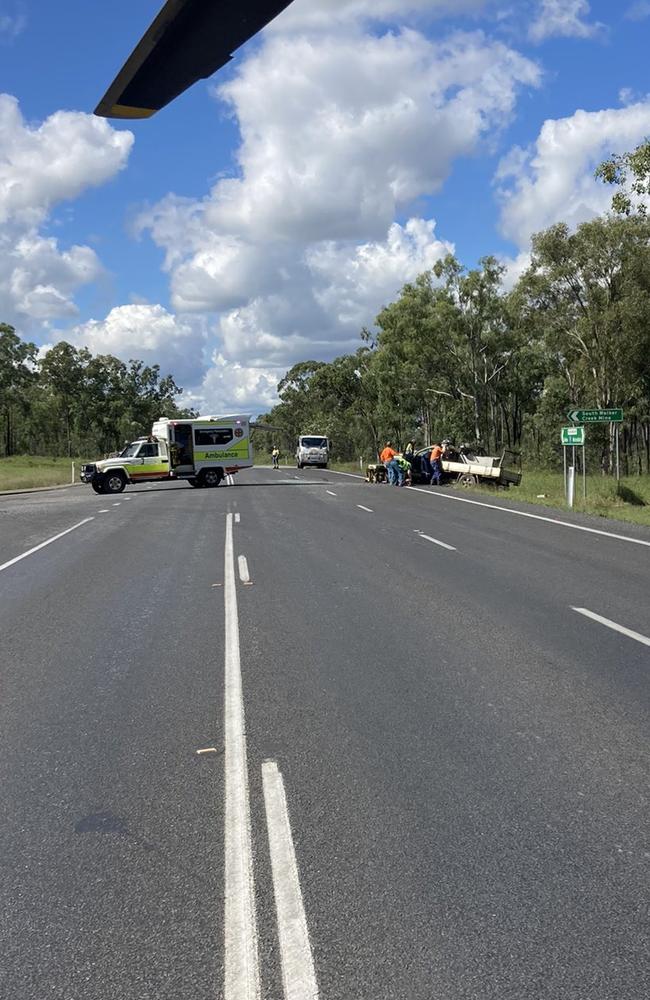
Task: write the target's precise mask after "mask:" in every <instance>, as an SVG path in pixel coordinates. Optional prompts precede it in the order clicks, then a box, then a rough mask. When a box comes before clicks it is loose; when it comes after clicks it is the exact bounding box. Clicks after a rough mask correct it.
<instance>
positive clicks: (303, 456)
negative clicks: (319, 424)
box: [296, 434, 330, 469]
mask: <svg viewBox="0 0 650 1000" xmlns="http://www.w3.org/2000/svg"><path fill="white" fill-rule="evenodd" d="M329 460H330V443H329V440H328V438H326V437H325V436H324V435H322V434H301V435H300V437H299V438H298V446H297V448H296V465H297V466H298V468H299V469H302V468H303V467H304V466H305V465H316V466H317V467H318V468H321V469H326V468H327V463H328V462H329Z"/></svg>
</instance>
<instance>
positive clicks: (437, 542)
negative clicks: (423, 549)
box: [417, 531, 456, 552]
mask: <svg viewBox="0 0 650 1000" xmlns="http://www.w3.org/2000/svg"><path fill="white" fill-rule="evenodd" d="M417 534H418V535H419V536H420V538H426V540H427V542H433V544H434V545H439V546H440V548H441V549H449V551H450V552H455V551H456V549H455V548H454V546H453V545H447V543H446V542H441V541H440V539H439V538H432V537H431V535H425V534H424V533H423V532H422V531H418V532H417Z"/></svg>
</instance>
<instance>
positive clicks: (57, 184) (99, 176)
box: [0, 94, 133, 326]
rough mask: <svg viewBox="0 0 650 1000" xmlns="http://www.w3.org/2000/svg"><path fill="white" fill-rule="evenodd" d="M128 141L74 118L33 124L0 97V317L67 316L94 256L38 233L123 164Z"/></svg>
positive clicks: (96, 266)
mask: <svg viewBox="0 0 650 1000" xmlns="http://www.w3.org/2000/svg"><path fill="white" fill-rule="evenodd" d="M132 143H133V135H132V134H131V133H130V132H116V131H115V130H114V129H112V128H111V126H110V125H108V123H107V122H105V121H101V120H100V119H98V118H94V117H93V116H91V115H85V114H81V113H75V112H56V113H55V114H53V115H51V116H50V117H49V118H47V119H45V121H44V122H42V123H41V124H40V125H31V124H28V123H26V122H25V121H24V120H23V117H22V115H21V113H20V109H19V106H18V101H17V100H16V99H15V98H14V97H11V96H10V95H8V94H0V314H1V315H2V318H3V319H4V320H5V321H7V322H10V323H11V322H13V323H15V322H17V323H19V324H20V325H21V326H22V325H23V324H24V323H25V322H26V321H27V322H29V321H30V320H31V321H41V322H43V321H45V322H46V321H48V320H51V319H57V318H62V317H67V316H74V315H76V313H77V307H76V305H75V303H74V295H75V293H76V291H77V290H78V289H79V288H80V287H82V286H83V285H86V284H88V283H90V282H92V281H95V280H96V279H97V278H98V277H99V275H100V274H101V273H102V267H101V264H100V262H99V260H98V258H97V255H96V254H95V252H94V250H92V249H91V248H90V247H87V246H71V247H69V248H67V249H66V248H61V247H60V245H59V241H58V240H56V239H54V238H53V237H49V236H48V237H46V236H44V235H43V234H42V232H41V227H42V226H43V225H44V224H45V223H46V222H47V221H48V217H49V215H50V213H51V211H52V209H53V208H54V207H55V206H56V205H57V203H59V202H61V201H63V200H69V199H73V198H76V197H77V196H78V195H79V194H81V192H82V191H84V190H86V189H87V188H89V187H93V186H97V185H99V184H102V183H104V182H105V181H107V180H108V179H109V178H110V177H112V176H114V174H115V173H116V172H117V171H118V170H120V169H122V167H124V166H125V164H126V161H127V158H128V155H129V151H130V149H131V145H132Z"/></svg>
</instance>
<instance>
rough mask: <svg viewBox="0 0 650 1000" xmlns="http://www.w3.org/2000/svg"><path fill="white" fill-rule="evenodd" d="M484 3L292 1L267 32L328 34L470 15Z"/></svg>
mask: <svg viewBox="0 0 650 1000" xmlns="http://www.w3.org/2000/svg"><path fill="white" fill-rule="evenodd" d="M486 4H487V0H294V2H293V3H292V4H291V6H289V7H287V9H286V10H285V11H283V13H282V14H280V16H279V17H278V18H276V19H275V21H272V22H271V25H270V28H269V29H268V30H269V31H282V32H286V31H291V30H292V29H296V28H297V29H304V28H312V29H313V28H321V29H327V30H328V31H331V30H332V29H333V28H336V27H344V26H346V25H348V24H350V23H355V24H358V23H359V22H363V21H386V20H391V19H393V18H396V17H399V19H400V22H401V23H404V20H405V19H407V18H408V17H409V16H410V15H418V14H420V15H429V16H433V17H436V16H438V17H439V16H444V15H446V14H454V15H455V16H458V15H460V14H466V13H467V14H472V13H478V12H479V11H481V10H483V8H485V6H486Z"/></svg>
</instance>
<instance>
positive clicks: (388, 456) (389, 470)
mask: <svg viewBox="0 0 650 1000" xmlns="http://www.w3.org/2000/svg"><path fill="white" fill-rule="evenodd" d="M396 454H397V452H396V451H395V449H394V448H393V447H392V446H391V443H390V441H387V442H386V447H385V448H384V449H383V451H381V452H380V454H379V459H380V461H381V462H382V463H383V465H384V468H385V469H386V475H387V477H388V482H389V483H394V482H395V469H394V468H393V466H392V465H391V462H392V461H393V459H394V458H395V455H396Z"/></svg>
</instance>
